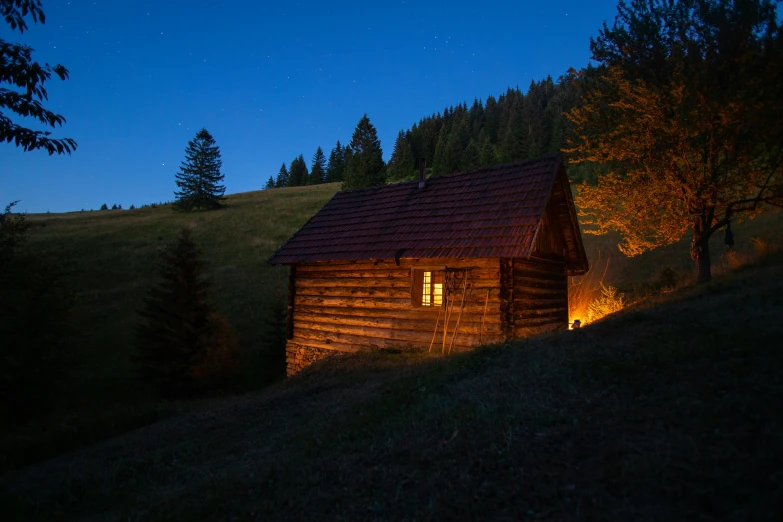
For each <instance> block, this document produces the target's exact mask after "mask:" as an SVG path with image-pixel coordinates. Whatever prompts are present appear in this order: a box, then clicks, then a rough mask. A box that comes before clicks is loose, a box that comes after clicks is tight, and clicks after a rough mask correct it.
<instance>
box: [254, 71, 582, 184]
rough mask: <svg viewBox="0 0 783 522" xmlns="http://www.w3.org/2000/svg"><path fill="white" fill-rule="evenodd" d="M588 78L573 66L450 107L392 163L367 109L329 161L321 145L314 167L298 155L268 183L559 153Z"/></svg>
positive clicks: (391, 178) (411, 132)
mask: <svg viewBox="0 0 783 522" xmlns="http://www.w3.org/2000/svg"><path fill="white" fill-rule="evenodd" d="M583 81H584V80H583V78H582V76H581V75H580V74H579V73H577V72H576V71H569V72H567V73H566V74H565V75H563V76H561V77H560V78H559V79H558V81H557V82H555V81H554V80H553V79H552V78H551V77H547V78H545V79H543V80H541V81H538V82H536V81H532V82H531V83H530V86H529V87H528V90H527V93H526V94H523V93H522V91H521V90H520V89H519V87H516V88H514V89H511V88H509V89H507V90H506V92H505V93H502V94H500V95H499V96H497V97H495V96H491V95H490V96H488V97H487V99H486V101H482V100H478V99H475V100H473V103H472V104H471V105H470V106H468V104H467V103H461V104H459V105H457V106H456V107H455V106H450V107H446V108H445V109H444V110H443V112H438V113H436V114H433V115H430V116H426V117H424V118H422V119H420V120H419V121H418V122H416V123H414V124H413V125H412V126H411V127H410V128H409V129H407V130H400V131H399V132H398V134H397V138H396V140H395V142H394V149H393V151H392V154H391V158H390V159H389V162H388V163H385V162H384V161H383V150H382V148H381V143H380V140H379V139H378V135H377V131H376V129H375V127H374V126H373V125H372V123H371V122H370V119H369V117H368V116H367V115H366V114H365V115H364V116H362V118H361V120H359V122H358V123H357V125H356V129H355V130H354V133H353V136H352V138H351V141H350V143H349V144H348V145H345V146H343V145H342V143H341V142H340V141H339V140H338V141H337V143H336V145H335V146H334V148H332V150H331V152H330V154H329V158H328V160H327V159H326V158H325V156H324V153H323V150H322V148H321V147H320V146H319V147H318V149H317V150H316V152H315V154H313V157H312V161H311V163H310V170H309V171H308V168H307V164H306V162H305V159H304V155H299V156H298V157H296V158H294V160H292V161H291V162H290V164H289V165H288V166H286V164H285V163H283V165H282V166H281V167H280V170H279V172H278V173H277V176H276V177H274V176H270V177H269V180H268V181H267V183H266V185H265V187H264V188H266V189H272V188H281V187H298V186H303V185H318V184H320V183H332V182H342V183H343V188H344V189H352V188H363V187H369V186H373V185H379V184H382V183H393V182H398V181H406V180H410V179H414V178H416V177H417V176H418V174H417V173H418V170H419V166H420V165H419V164H420V162H421V161H422V160H424V161H425V162H426V166H427V167H428V168H427V173H428V174H444V173H451V172H461V171H468V170H472V169H475V168H478V167H480V166H484V165H494V164H497V163H511V162H515V161H520V160H523V159H526V158H535V157H538V156H541V155H543V154H549V153H557V152H560V150H561V149H562V148H563V147H564V146H565V145H566V142H567V139H568V136H569V133H571V132H572V130H573V124H572V123H571V122H570V121H569V120H568V118H567V117H566V113H568V112H569V111H570V110H571V109H573V108H574V107H576V106H577V105H578V103H579V100H580V96H581V94H580V91H581V84H582V82H583ZM573 176H574V177H576V178H579V179H581V178H582V177H583V175H582V169H573Z"/></svg>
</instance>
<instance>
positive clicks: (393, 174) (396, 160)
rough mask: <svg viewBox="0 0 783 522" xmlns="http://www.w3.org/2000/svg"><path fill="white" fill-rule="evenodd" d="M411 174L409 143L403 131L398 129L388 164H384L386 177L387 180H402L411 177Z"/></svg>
mask: <svg viewBox="0 0 783 522" xmlns="http://www.w3.org/2000/svg"><path fill="white" fill-rule="evenodd" d="M413 176H414V171H413V151H411V144H410V143H408V140H407V139H405V133H404V132H403V131H400V132H398V133H397V140H396V141H395V142H394V151H393V152H392V155H391V159H390V160H389V164H388V165H387V166H386V177H387V178H388V179H389V181H403V180H406V179H412V178H413Z"/></svg>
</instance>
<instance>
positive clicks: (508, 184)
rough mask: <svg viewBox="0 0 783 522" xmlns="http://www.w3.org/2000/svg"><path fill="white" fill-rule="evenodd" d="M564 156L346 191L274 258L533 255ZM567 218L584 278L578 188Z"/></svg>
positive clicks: (576, 266) (572, 260)
mask: <svg viewBox="0 0 783 522" xmlns="http://www.w3.org/2000/svg"><path fill="white" fill-rule="evenodd" d="M558 182H559V183H561V184H563V185H562V186H563V187H568V179H567V178H566V176H565V169H564V166H563V162H562V159H561V158H560V157H559V156H557V155H551V156H545V157H543V158H538V159H531V160H526V161H522V162H519V163H513V164H505V165H497V166H493V167H485V168H480V169H478V170H474V171H471V172H464V173H458V174H451V175H443V176H433V177H430V178H429V179H427V181H426V185H425V187H424V188H421V189H420V188H419V187H418V181H409V182H404V183H397V184H394V185H385V186H380V187H373V188H368V189H360V190H350V191H343V192H338V193H337V194H335V195H334V196H333V197H332V199H330V200H329V201H328V202H327V203H326V205H324V206H323V208H321V210H320V211H319V212H318V213H317V214H315V215H314V216H313V217H312V218H311V219H310V220H309V221H308V222H307V223H306V224H305V225H304V226H303V227H302V228H301V229H299V231H298V232H296V234H294V235H293V236H292V237H291V239H289V240H288V242H286V243H285V244H284V245H283V246H282V247H280V249H279V250H278V251H277V252H276V253H275V254H274V255H273V256H272V257H271V258H270V259H269V262H270V263H272V264H294V263H305V262H314V261H338V260H343V261H358V260H366V259H395V258H463V259H464V258H486V257H504V258H510V257H517V258H518V257H528V256H529V255H530V254H531V253H532V251H533V248H534V243H535V237H536V233H537V231H538V229H539V226H540V224H541V221H542V219H543V215H544V211H545V209H546V206H547V203H548V202H549V200H550V196H551V195H552V192H553V188H554V187H555V185H556V183H558ZM562 192H564V193H565V194H566V195H565V201H564V203H565V204H561V205H560V207H562V208H561V210H560V214H567V215H560V216H559V218H560V219H559V221H560V222H561V223H562V224H564V225H565V227H566V228H570V229H571V230H569V231H567V232H568V233H567V239H568V236H570V238H571V241H568V243H569V250H573V252H569V255H568V258H569V259H568V267H569V272H571V273H573V274H577V273H584V272H585V271H586V270H587V259H586V257H585V253H584V247H583V246H582V240H581V236H580V234H579V227H578V224H577V221H576V214H575V212H574V206H573V201H572V199H571V194H570V190H563V191H562Z"/></svg>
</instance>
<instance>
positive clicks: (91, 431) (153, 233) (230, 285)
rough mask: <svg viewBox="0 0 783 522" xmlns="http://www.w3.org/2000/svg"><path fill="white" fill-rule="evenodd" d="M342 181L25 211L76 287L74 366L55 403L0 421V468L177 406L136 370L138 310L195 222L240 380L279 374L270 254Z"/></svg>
mask: <svg viewBox="0 0 783 522" xmlns="http://www.w3.org/2000/svg"><path fill="white" fill-rule="evenodd" d="M338 188H339V185H338V184H329V185H321V186H317V187H301V188H290V189H280V190H273V191H259V192H249V193H244V194H236V195H232V196H229V198H228V208H226V209H224V210H221V211H217V212H205V213H196V214H176V213H174V212H172V211H171V208H170V207H158V208H144V209H138V210H122V211H98V212H72V213H67V214H38V215H30V216H29V218H28V220H29V222H30V223H31V225H32V228H31V230H30V241H29V242H28V244H29V246H30V247H31V248H32V249H44V250H49V251H51V252H54V254H55V255H57V256H58V258H60V259H62V262H63V263H64V265H65V266H66V267H68V269H69V270H70V271H71V272H72V273H71V274H70V275H69V277H68V281H67V283H68V284H69V285H70V287H71V288H73V289H76V290H78V295H77V299H76V302H75V308H74V312H75V315H74V323H75V324H76V325H77V329H78V330H79V331H80V332H81V336H82V337H81V338H80V340H79V343H78V354H77V356H78V359H79V361H80V366H79V367H78V368H76V369H75V370H74V371H73V372H72V376H71V378H70V379H68V380H67V381H66V382H64V383H63V386H62V391H61V392H60V393H59V394H58V396H57V400H58V403H57V404H56V405H55V407H54V415H53V416H50V417H48V418H44V419H40V420H39V421H38V422H34V423H32V424H30V425H26V426H17V427H15V428H14V429H13V430H2V433H0V469H3V468H8V467H14V466H18V465H20V464H24V463H27V462H31V461H35V460H39V459H41V458H44V457H47V456H51V455H54V454H57V453H59V452H61V451H63V450H67V449H70V448H73V447H77V446H80V445H84V444H85V443H89V442H93V441H96V440H101V439H102V438H105V437H107V436H111V435H114V434H117V433H121V432H123V431H127V430H128V429H131V428H134V427H136V426H139V425H143V424H146V423H149V422H151V421H154V420H156V419H158V418H160V417H161V416H166V415H169V414H171V413H172V412H173V411H174V410H177V409H180V408H182V407H183V406H184V405H181V404H166V403H161V402H160V401H158V400H156V399H155V397H154V394H152V393H150V390H148V389H146V388H145V386H144V383H141V382H139V381H138V380H137V379H135V377H134V374H133V367H132V365H131V364H130V360H129V357H128V356H129V355H130V354H131V353H132V351H133V346H134V344H133V343H134V339H133V328H134V326H135V324H136V323H137V321H138V317H137V315H136V311H137V310H138V309H140V308H141V307H142V303H143V298H144V297H145V295H146V292H147V289H148V288H149V286H150V284H152V283H153V282H154V281H156V280H157V278H158V273H159V267H160V257H159V252H160V250H161V248H163V246H164V245H166V244H167V243H169V242H170V241H171V240H173V239H174V238H175V237H176V236H177V234H178V233H179V230H180V229H181V228H182V227H185V226H187V227H190V228H191V229H192V230H193V236H194V238H195V240H196V241H197V243H198V244H199V246H200V248H201V249H202V250H203V251H204V255H205V258H206V260H207V262H208V263H209V271H210V274H211V276H212V278H213V281H214V294H213V297H214V300H215V302H216V304H217V306H218V309H219V310H220V311H221V312H223V313H224V314H225V315H226V316H227V317H228V320H229V321H230V323H231V324H232V326H233V327H234V328H235V329H236V330H237V332H238V334H239V342H240V345H241V347H242V348H243V350H244V356H245V357H244V361H243V362H244V364H243V369H244V379H243V380H242V381H243V382H242V383H241V385H242V387H243V388H244V389H253V388H258V387H260V386H263V385H264V384H266V383H268V382H269V380H270V379H272V378H274V377H275V376H278V377H279V376H281V375H284V366H282V365H281V364H280V362H281V361H282V358H281V356H280V354H278V355H277V356H275V357H270V356H267V353H268V351H265V350H264V348H265V347H264V340H265V337H266V336H265V332H266V329H267V328H268V326H267V325H266V324H265V320H266V318H267V312H268V310H269V307H270V304H271V302H272V301H273V300H275V299H279V300H280V301H282V302H284V301H285V295H286V292H287V289H288V271H287V269H286V268H285V267H277V268H275V267H272V266H270V265H268V264H267V263H266V259H267V258H268V257H269V256H270V255H271V254H272V253H273V252H274V251H275V250H276V249H277V248H278V247H279V246H280V245H281V244H282V243H283V242H284V241H285V240H287V239H288V238H289V237H290V236H291V234H293V233H294V232H295V231H296V230H297V229H298V228H299V227H300V226H301V225H302V224H304V222H305V221H307V219H309V218H310V216H312V215H313V214H314V213H315V212H316V211H317V210H318V209H319V208H321V206H323V204H324V203H325V202H326V201H327V200H328V199H329V198H330V197H331V196H332V195H333V194H334V193H335V192H336V191H337V190H338Z"/></svg>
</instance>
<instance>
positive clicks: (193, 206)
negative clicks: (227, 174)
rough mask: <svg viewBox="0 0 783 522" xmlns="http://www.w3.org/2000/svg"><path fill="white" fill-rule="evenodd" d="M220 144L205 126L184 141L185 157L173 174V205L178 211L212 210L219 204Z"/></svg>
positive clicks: (220, 203) (220, 177)
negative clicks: (175, 189)
mask: <svg viewBox="0 0 783 522" xmlns="http://www.w3.org/2000/svg"><path fill="white" fill-rule="evenodd" d="M222 166H223V162H222V161H221V159H220V148H219V147H218V146H217V145H215V140H214V139H213V138H212V135H211V134H210V133H209V131H207V129H201V130H200V131H198V133H197V134H196V137H195V138H194V139H193V140H191V141H190V142H188V146H187V148H186V149H185V161H183V162H182V164H181V165H180V171H179V172H178V173H177V176H176V183H177V187H178V188H179V189H180V190H179V191H176V192H174V196H175V197H176V201H175V203H174V209H175V210H180V211H191V210H213V209H218V208H221V207H222V206H223V200H224V198H223V194H224V193H225V191H226V187H225V186H223V185H220V183H221V182H222V181H223V174H222V173H221V172H220V168H221V167H222Z"/></svg>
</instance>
